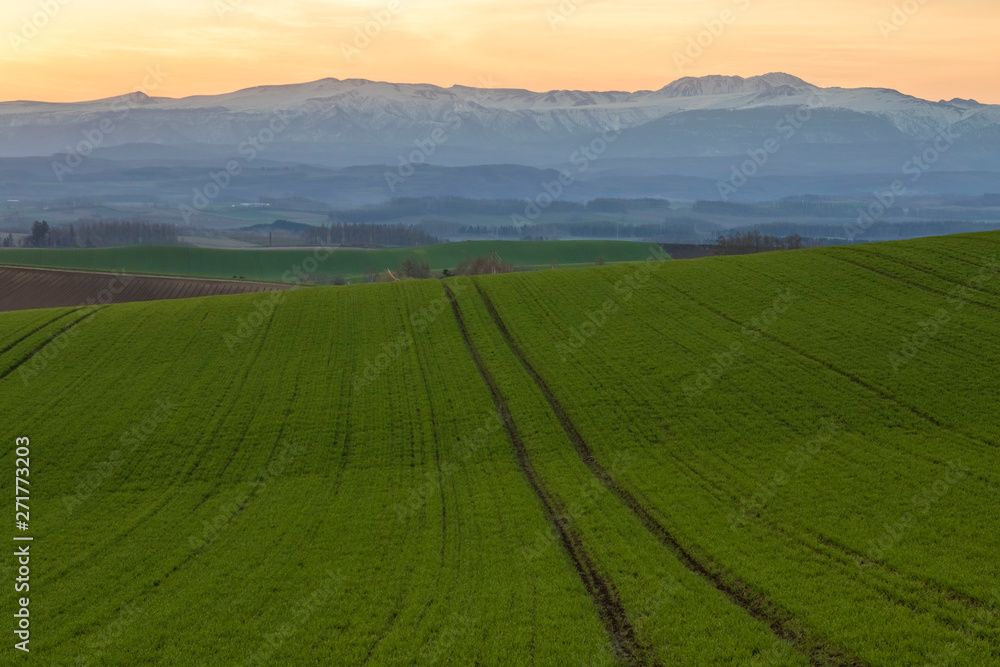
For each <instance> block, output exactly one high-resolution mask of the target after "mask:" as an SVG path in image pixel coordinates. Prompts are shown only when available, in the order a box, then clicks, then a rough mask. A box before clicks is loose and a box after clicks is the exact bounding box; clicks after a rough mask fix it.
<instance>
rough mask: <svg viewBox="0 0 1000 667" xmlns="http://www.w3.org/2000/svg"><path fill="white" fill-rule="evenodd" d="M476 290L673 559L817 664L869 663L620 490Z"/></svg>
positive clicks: (595, 465)
mask: <svg viewBox="0 0 1000 667" xmlns="http://www.w3.org/2000/svg"><path fill="white" fill-rule="evenodd" d="M476 290H477V291H478V292H479V295H480V296H481V297H482V299H483V302H484V303H485V304H486V309H487V310H488V311H489V313H490V317H491V318H492V319H493V322H494V324H496V326H497V328H498V329H499V330H500V333H501V334H502V335H503V338H504V340H505V341H506V342H507V345H508V346H509V347H510V349H511V351H512V352H513V353H514V355H515V356H516V357H517V358H518V360H519V361H520V362H521V365H522V366H524V369H525V370H526V371H527V372H528V374H529V375H531V377H532V378H533V379H534V381H535V384H537V385H538V388H539V389H540V390H541V391H542V394H543V395H544V396H545V398H546V400H547V401H548V402H549V405H550V406H551V408H552V411H553V412H554V413H555V414H556V417H557V418H558V419H559V423H560V424H562V427H563V430H564V431H565V432H566V436H567V437H568V438H569V439H570V442H572V443H573V446H574V447H575V448H576V451H577V453H578V454H579V456H580V458H581V459H582V460H583V462H584V463H586V464H587V467H588V468H590V470H591V472H593V474H594V476H595V477H597V478H598V479H599V480H600V481H601V482H602V483H603V484H604V485H605V486H607V487H608V488H609V489H610V490H612V491H613V492H614V493H615V494H616V495H617V496H618V497H619V498H620V499H621V500H622V502H624V503H625V505H626V506H627V507H628V508H629V509H630V510H632V512H633V513H634V514H635V515H636V516H637V517H638V518H639V520H640V521H641V522H642V523H643V525H644V526H645V527H646V529H647V530H649V531H650V532H651V533H652V534H653V535H654V536H655V537H656V538H657V539H658V540H659V541H660V543H661V544H663V545H664V546H665V547H667V549H669V550H670V551H671V552H672V553H673V554H674V556H675V557H676V558H677V559H678V560H679V561H680V562H681V563H682V564H683V565H684V566H685V567H686V568H687V569H688V570H690V571H691V572H693V573H695V574H697V575H698V576H700V577H702V578H704V579H706V580H708V581H709V582H710V583H711V584H712V585H713V586H715V588H717V589H718V590H719V591H721V592H722V593H724V594H725V595H726V596H727V597H728V598H729V599H730V600H732V601H733V602H734V603H736V604H737V605H739V606H740V607H742V608H743V609H745V610H746V611H747V612H748V613H749V614H750V615H751V616H753V617H754V618H756V619H758V620H760V621H762V622H764V623H766V624H767V625H768V626H769V627H770V628H771V630H772V631H773V632H774V634H776V635H777V636H778V637H780V638H781V639H783V640H784V641H786V642H788V643H789V644H791V645H792V646H793V647H794V648H795V649H796V650H798V651H800V652H801V653H803V654H804V655H805V656H806V657H807V658H808V659H809V661H810V662H811V663H812V664H814V665H852V666H862V665H865V664H866V663H865V662H864V661H862V660H861V659H860V658H857V657H854V656H849V655H847V653H846V652H845V651H843V650H842V649H840V648H839V647H837V646H835V645H833V644H831V643H830V642H828V641H826V640H825V639H823V638H822V637H820V636H819V635H817V634H816V632H815V631H813V630H812V629H811V628H809V627H808V626H807V625H805V624H804V623H803V622H802V621H800V620H799V619H797V618H795V617H794V616H793V615H792V614H790V613H789V612H788V611H786V610H784V609H782V608H780V607H779V606H778V605H776V604H775V603H773V602H771V601H770V600H768V599H767V598H766V597H764V596H763V595H761V594H760V593H759V592H757V591H755V590H754V589H753V588H752V587H751V586H750V585H749V584H747V583H746V582H744V581H742V580H741V579H740V578H738V577H737V576H735V575H733V574H731V573H728V572H726V571H725V570H724V569H723V568H721V567H720V566H719V565H718V564H716V563H713V562H712V561H711V559H710V558H709V557H707V556H700V557H699V556H696V555H695V554H693V553H692V552H691V551H690V550H689V549H687V548H685V547H684V546H682V545H681V543H680V542H679V541H678V540H677V538H676V537H674V535H672V534H671V533H670V531H668V530H667V529H666V527H665V526H663V524H661V523H660V522H659V521H658V520H657V519H656V518H655V517H654V516H653V515H652V514H651V513H650V511H649V510H648V509H646V507H645V506H644V505H643V504H642V503H640V502H639V501H638V500H637V499H636V497H635V496H633V495H632V493H631V492H630V491H628V490H627V489H625V488H623V487H622V486H620V485H619V484H618V483H617V482H616V481H615V480H614V478H613V477H612V476H611V474H610V473H609V472H608V471H607V469H605V468H604V466H602V465H601V464H600V462H598V461H597V459H596V458H595V457H594V453H593V451H592V450H591V448H590V446H589V445H588V444H587V442H586V441H585V440H584V439H583V436H581V435H580V432H579V431H578V430H577V428H576V426H575V425H574V424H573V422H572V421H571V420H570V418H569V415H567V413H566V411H565V410H564V409H563V407H562V404H560V403H559V400H558V399H557V398H556V397H555V395H554V394H553V393H552V390H551V389H549V386H548V385H547V384H546V382H545V380H544V379H542V377H541V375H539V374H538V372H537V371H536V370H535V368H534V367H533V366H532V365H531V363H530V362H529V361H528V359H527V358H526V357H525V356H524V354H523V352H522V351H521V348H520V347H519V346H518V345H517V343H516V342H515V341H514V338H513V337H512V336H511V334H510V331H509V330H508V329H507V326H506V325H505V324H504V322H503V320H502V319H501V317H500V314H499V313H498V312H497V309H496V307H495V306H494V305H493V302H492V301H491V300H490V298H489V296H487V294H486V293H485V292H484V291H483V289H482V287H480V285H479V284H478V282H477V283H476Z"/></svg>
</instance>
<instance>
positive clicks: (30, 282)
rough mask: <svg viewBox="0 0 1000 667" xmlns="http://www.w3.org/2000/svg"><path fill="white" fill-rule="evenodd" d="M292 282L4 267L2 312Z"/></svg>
mask: <svg viewBox="0 0 1000 667" xmlns="http://www.w3.org/2000/svg"><path fill="white" fill-rule="evenodd" d="M292 288H293V286H292V285H281V284H274V283H256V282H249V281H234V280H207V279H203V278H183V277H168V276H145V275H143V276H139V275H131V274H115V273H97V272H89V271H66V270H55V269H39V268H30V267H9V266H0V312H3V311H12V310H29V309H34V308H60V307H66V306H81V305H84V304H87V303H101V304H106V303H130V302H135V301H160V300H164V299H186V298H192V297H199V296H215V295H219V294H243V293H246V292H273V291H277V290H287V289H292Z"/></svg>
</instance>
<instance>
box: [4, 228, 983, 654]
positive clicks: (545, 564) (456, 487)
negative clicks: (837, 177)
mask: <svg viewBox="0 0 1000 667" xmlns="http://www.w3.org/2000/svg"><path fill="white" fill-rule="evenodd" d="M239 254H244V253H239ZM268 254H271V253H268ZM157 270H159V269H157ZM262 304H266V307H262ZM998 340H1000V234H997V233H984V234H975V235H961V236H953V237H940V238H933V239H922V240H917V241H906V242H896V243H881V244H870V245H865V246H863V247H839V248H823V249H815V250H802V251H794V252H784V253H769V254H761V255H753V256H744V257H720V258H708V259H703V260H697V261H691V262H655V261H648V262H643V263H633V264H619V265H614V266H604V267H594V268H590V269H586V270H579V271H565V272H562V271H561V272H536V273H518V274H512V275H502V276H484V277H479V278H475V279H470V278H458V279H448V280H445V281H440V280H438V281H435V280H427V281H409V282H404V283H394V284H379V285H360V286H353V287H349V288H315V289H308V290H293V291H286V292H279V293H276V295H259V294H258V295H254V294H248V295H234V296H219V297H207V298H198V299H190V300H183V301H168V302H154V303H135V304H121V305H112V306H107V307H91V308H81V309H58V310H34V311H22V312H17V313H0V395H2V396H3V399H4V413H5V414H4V416H5V418H4V420H3V422H2V426H0V431H2V433H0V438H2V439H3V441H4V442H7V443H9V445H10V446H9V447H8V448H7V449H6V450H5V453H4V456H3V465H5V466H7V468H6V469H7V470H8V471H11V470H13V469H15V467H17V466H19V465H26V464H21V463H18V462H17V461H16V458H15V457H16V456H17V455H16V454H15V449H14V443H15V438H19V437H27V438H30V450H31V451H30V453H31V457H30V458H31V460H30V466H31V476H30V482H31V486H30V489H31V491H30V494H31V495H30V504H31V510H32V517H33V518H32V521H31V528H30V532H29V533H28V534H30V535H32V536H33V537H34V538H35V541H34V542H33V543H32V546H31V549H32V555H33V556H34V557H33V558H32V559H31V568H32V578H31V582H30V583H31V597H32V600H31V618H32V631H33V632H32V638H33V643H32V650H33V651H36V650H37V652H38V654H39V656H38V657H41V658H42V659H43V661H47V662H46V664H67V663H74V664H107V665H135V664H146V663H149V662H152V661H154V660H155V661H157V662H158V663H159V664H176V665H189V664H212V665H216V664H217V665H230V664H244V663H246V664H252V665H260V664H270V663H275V664H277V663H284V664H344V665H347V664H352V665H353V664H455V665H467V664H484V665H487V664H539V665H548V664H588V665H613V664H625V665H647V664H648V665H653V664H663V665H666V664H746V665H760V666H764V665H810V664H811V665H898V664H949V665H969V666H979V665H985V664H994V663H996V662H997V661H998V660H1000V589H998V588H997V581H998V579H1000V561H998V560H997V558H996V554H997V551H998V549H1000V531H998V530H997V528H998V525H997V521H998V519H997V517H998V516H1000V495H998V493H997V489H998V485H1000V466H998V465H997V464H998V447H1000V433H998V430H997V424H996V418H995V406H996V403H997V401H998V399H1000V386H998V384H997V382H996V368H997V367H998V364H1000V346H998V344H997V341H998ZM11 531H14V529H13V527H12V528H11ZM15 567H16V565H15V563H14V559H13V558H7V559H4V560H3V562H2V572H3V576H4V577H5V580H7V581H12V580H13V579H14V577H15V574H16V573H15ZM35 642H37V644H36V643H35ZM74 661H75V662H74Z"/></svg>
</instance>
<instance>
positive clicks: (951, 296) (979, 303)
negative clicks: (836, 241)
mask: <svg viewBox="0 0 1000 667" xmlns="http://www.w3.org/2000/svg"><path fill="white" fill-rule="evenodd" d="M827 257H831V258H833V259H835V260H837V261H838V262H844V263H845V264H851V265H852V266H856V267H858V268H859V269H864V270H865V271H871V272H872V273H877V274H878V275H880V276H882V277H883V278H888V279H889V280H894V281H896V282H898V283H903V284H904V285H909V286H910V287H914V288H916V289H920V290H923V291H925V292H930V293H931V294H937V295H939V296H943V297H945V298H946V299H954V298H956V297H955V295H954V294H949V293H948V292H942V291H941V290H938V289H934V288H933V287H928V286H927V285H921V284H920V283H917V282H914V281H912V280H907V279H906V278H901V277H899V276H895V275H893V274H891V273H887V272H885V271H881V270H879V269H876V268H874V267H871V266H868V265H867V264H862V263H860V262H853V261H851V260H849V259H845V258H844V257H838V256H837V255H835V254H833V253H828V254H827ZM962 301H964V302H965V303H968V304H972V305H973V306H979V307H980V308H986V309H988V310H992V311H993V312H996V313H1000V307H997V306H993V305H991V304H988V303H983V302H982V301H972V300H970V299H962Z"/></svg>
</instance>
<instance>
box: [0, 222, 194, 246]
mask: <svg viewBox="0 0 1000 667" xmlns="http://www.w3.org/2000/svg"><path fill="white" fill-rule="evenodd" d="M8 238H9V237H8ZM10 240H11V241H12V239H10ZM7 241H8V239H4V245H7ZM178 243H179V240H178V238H177V227H176V226H174V225H171V224H167V223H161V222H149V221H148V220H87V219H85V220H82V221H80V222H79V223H77V224H71V225H69V226H62V227H56V226H54V225H49V223H48V222H47V221H45V220H36V221H35V222H34V224H32V225H31V233H30V234H28V236H26V237H24V238H23V239H21V243H20V245H22V246H24V247H31V248H109V247H113V246H125V245H177V244H178Z"/></svg>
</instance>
